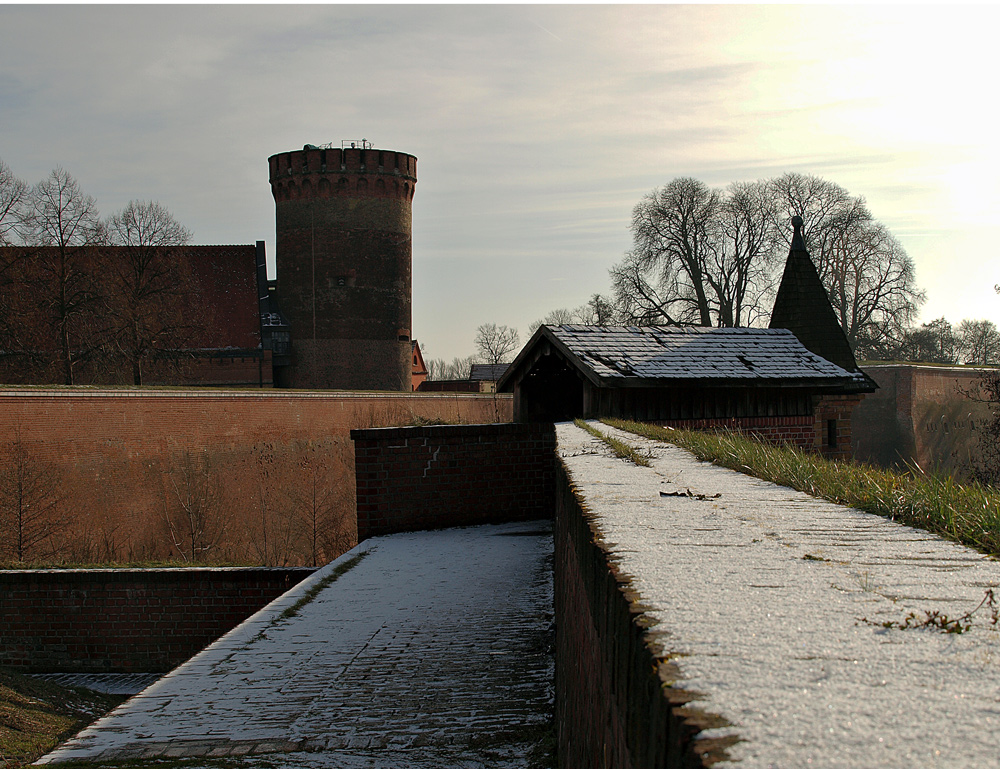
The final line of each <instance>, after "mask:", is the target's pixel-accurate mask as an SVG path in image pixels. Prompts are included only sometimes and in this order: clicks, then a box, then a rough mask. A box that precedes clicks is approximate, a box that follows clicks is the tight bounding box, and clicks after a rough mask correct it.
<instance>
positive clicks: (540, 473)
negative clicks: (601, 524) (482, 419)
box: [351, 423, 556, 542]
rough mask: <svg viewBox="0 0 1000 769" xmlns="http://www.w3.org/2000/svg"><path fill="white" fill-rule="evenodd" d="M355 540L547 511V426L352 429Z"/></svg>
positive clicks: (551, 451) (550, 475)
mask: <svg viewBox="0 0 1000 769" xmlns="http://www.w3.org/2000/svg"><path fill="white" fill-rule="evenodd" d="M351 438H352V439H353V440H354V457H355V468H356V471H355V482H356V486H357V520H358V541H359V542H360V541H362V540H364V539H367V538H368V537H373V536H379V535H382V534H392V533H396V532H402V531H415V530H420V529H435V528H443V527H446V526H470V525H476V524H482V523H500V522H503V521H516V520H532V519H537V518H549V517H551V515H552V493H553V488H554V486H553V483H554V477H555V475H554V472H555V461H556V458H555V431H554V429H553V426H552V425H551V424H537V423H536V424H487V425H442V426H428V427H403V428H385V429H374V430H352V431H351Z"/></svg>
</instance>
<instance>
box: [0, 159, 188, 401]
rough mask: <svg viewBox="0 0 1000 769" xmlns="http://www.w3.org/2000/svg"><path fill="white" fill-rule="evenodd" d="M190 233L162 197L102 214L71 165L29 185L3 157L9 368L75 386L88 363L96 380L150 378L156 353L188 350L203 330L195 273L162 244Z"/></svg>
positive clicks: (0, 342) (0, 209)
mask: <svg viewBox="0 0 1000 769" xmlns="http://www.w3.org/2000/svg"><path fill="white" fill-rule="evenodd" d="M190 240H191V233H190V232H189V231H188V230H187V229H186V228H184V227H183V226H181V225H180V224H179V223H178V222H177V221H176V220H175V219H174V217H173V216H172V215H171V214H170V212H169V211H168V210H167V209H166V208H164V207H163V206H162V205H160V204H159V203H156V202H147V201H140V200H133V201H130V202H129V203H128V204H127V205H126V206H125V207H124V208H123V209H122V210H120V211H117V212H115V213H113V214H111V215H110V216H108V217H106V218H101V216H100V213H99V211H98V208H97V203H96V201H95V200H94V198H93V197H91V196H90V195H87V194H86V193H84V191H83V190H82V189H81V187H80V184H79V183H78V182H77V181H76V179H74V178H73V177H72V176H71V175H70V174H69V173H68V172H66V171H65V170H64V169H62V168H56V169H54V170H53V171H52V172H51V173H50V174H49V175H48V176H47V177H46V178H45V179H43V180H42V181H40V182H38V183H37V184H34V185H29V184H27V183H25V182H24V181H23V180H21V179H18V178H17V177H15V176H14V174H13V173H12V172H11V170H10V168H9V167H8V166H7V165H6V163H4V162H3V161H2V160H0V355H2V358H3V360H4V363H5V364H6V365H5V368H6V370H7V372H10V371H17V372H20V376H21V379H22V380H23V381H58V382H62V383H64V384H74V383H75V382H76V381H77V380H78V377H79V372H80V371H81V370H82V369H86V370H87V371H88V377H89V380H90V381H94V382H106V383H127V382H131V383H133V384H142V380H143V376H144V369H145V368H146V367H147V366H148V365H149V362H150V360H151V358H152V357H153V355H154V353H155V352H156V351H161V350H176V349H181V348H183V347H184V346H185V343H186V342H187V341H188V340H189V339H191V338H192V337H193V336H194V335H195V334H196V333H197V332H198V331H199V330H200V329H201V327H202V325H201V324H202V322H203V321H202V319H200V318H199V317H197V315H196V314H194V313H192V312H191V308H190V306H188V307H185V305H186V304H187V303H186V302H185V298H186V297H187V296H189V295H190V293H191V292H192V291H193V284H192V278H191V276H190V274H188V273H186V272H185V267H184V265H179V264H177V263H176V262H175V261H172V260H170V259H169V257H168V255H167V253H166V252H165V250H164V247H167V246H179V245H185V244H187V243H189V242H190ZM10 246H13V247H14V248H4V247H10ZM106 246H116V247H117V248H115V249H108V248H105V247H106ZM8 376H9V373H8Z"/></svg>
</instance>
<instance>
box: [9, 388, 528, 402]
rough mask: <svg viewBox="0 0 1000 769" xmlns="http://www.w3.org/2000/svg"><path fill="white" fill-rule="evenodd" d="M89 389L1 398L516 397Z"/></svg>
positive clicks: (15, 392) (494, 396) (28, 391)
mask: <svg viewBox="0 0 1000 769" xmlns="http://www.w3.org/2000/svg"><path fill="white" fill-rule="evenodd" d="M84 387H86V386H81V387H80V388H76V387H66V388H65V389H54V388H46V389H35V388H24V389H21V388H14V387H11V386H6V387H3V388H0V399H2V398H52V397H57V396H58V397H61V398H220V399H225V398H286V399H291V400H294V399H300V398H306V399H317V398H318V399H325V398H329V399H337V400H354V399H356V400H368V399H376V400H379V399H385V398H407V399H410V398H412V399H416V400H424V399H427V400H434V399H440V398H462V399H471V400H490V401H492V400H509V399H511V398H513V396H512V395H511V394H510V393H472V392H447V391H445V392H408V391H399V392H396V391H394V390H385V391H379V392H358V391H354V390H324V391H321V392H320V391H315V390H285V389H273V388H266V387H265V388H259V389H256V388H255V389H249V390H226V389H222V388H219V389H216V388H209V387H206V388H203V389H177V390H172V389H171V390H157V389H148V390H147V389H145V388H144V389H142V390H132V389H125V388H123V389H121V390H114V389H106V388H96V387H95V388H93V389H89V388H88V389H84Z"/></svg>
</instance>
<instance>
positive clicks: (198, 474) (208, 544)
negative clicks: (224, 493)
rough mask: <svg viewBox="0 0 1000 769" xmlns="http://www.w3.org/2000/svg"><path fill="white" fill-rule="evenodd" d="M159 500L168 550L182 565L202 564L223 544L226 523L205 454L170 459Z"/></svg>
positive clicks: (182, 455)
mask: <svg viewBox="0 0 1000 769" xmlns="http://www.w3.org/2000/svg"><path fill="white" fill-rule="evenodd" d="M164 482H165V488H164V492H163V497H162V519H163V524H164V529H165V531H166V534H167V537H168V539H169V542H170V546H171V548H172V549H173V550H174V551H175V552H176V553H177V555H179V556H180V557H181V558H182V559H183V560H185V561H191V562H195V561H202V560H204V559H205V557H206V556H207V555H208V553H209V552H210V551H211V550H213V549H215V548H217V547H218V546H219V545H220V544H221V543H222V541H223V539H224V537H225V535H226V530H227V528H228V520H227V518H226V515H225V512H224V510H223V509H222V503H221V502H222V501H221V499H220V498H219V497H220V493H219V484H218V478H217V477H216V473H215V468H214V467H212V462H211V461H210V459H209V457H207V456H206V455H205V454H200V455H198V456H195V455H194V454H192V453H191V452H182V453H180V454H178V455H176V456H174V457H172V458H171V460H170V462H169V465H168V467H167V470H166V473H165V477H164Z"/></svg>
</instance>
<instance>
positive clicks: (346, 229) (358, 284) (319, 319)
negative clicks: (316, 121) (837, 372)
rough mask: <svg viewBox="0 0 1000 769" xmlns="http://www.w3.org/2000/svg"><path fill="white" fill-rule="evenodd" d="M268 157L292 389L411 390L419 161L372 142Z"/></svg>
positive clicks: (286, 375) (287, 380)
mask: <svg viewBox="0 0 1000 769" xmlns="http://www.w3.org/2000/svg"><path fill="white" fill-rule="evenodd" d="M351 144H352V146H349V147H345V148H343V149H336V148H331V147H329V146H326V147H314V146H312V145H309V144H307V145H306V146H305V147H304V148H303V149H301V150H295V151H292V152H282V153H280V154H278V155H272V156H271V157H270V158H268V165H269V168H270V181H271V193H272V195H274V205H275V218H276V244H275V246H276V249H275V250H276V253H275V260H276V263H277V279H278V280H277V283H278V296H279V297H280V301H281V309H282V310H283V311H284V313H285V315H286V316H287V318H288V321H289V326H290V328H291V336H292V365H291V371H290V372H283V373H281V374H277V373H276V383H278V380H281V381H280V383H281V384H282V385H284V386H290V387H306V388H321V389H341V390H347V389H350V390H405V391H409V390H410V389H411V387H410V373H411V366H412V360H413V358H412V348H411V341H410V303H411V280H410V263H411V237H412V235H411V233H412V226H411V223H412V213H411V210H412V205H411V201H412V200H413V188H414V185H416V183H417V159H416V158H415V157H414V156H413V155H407V154H405V153H403V152H393V151H391V150H378V149H372V148H371V147H370V146H369V145H368V144H367V143H365V142H357V143H356V144H357V146H353V145H354V144H355V143H351Z"/></svg>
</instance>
